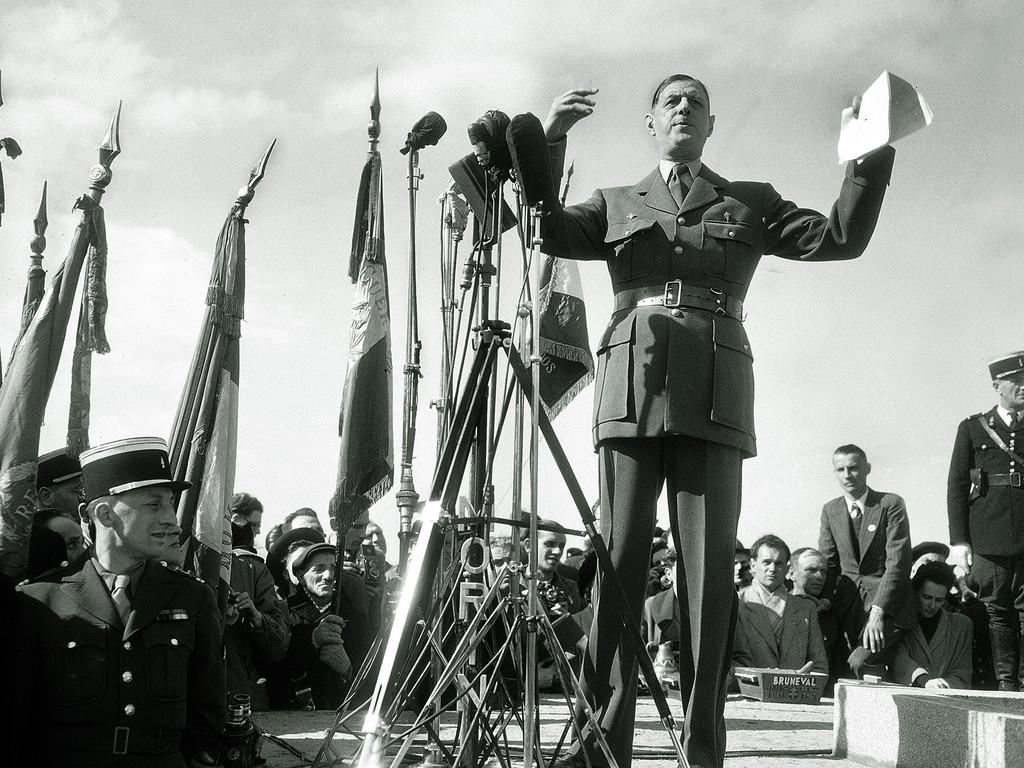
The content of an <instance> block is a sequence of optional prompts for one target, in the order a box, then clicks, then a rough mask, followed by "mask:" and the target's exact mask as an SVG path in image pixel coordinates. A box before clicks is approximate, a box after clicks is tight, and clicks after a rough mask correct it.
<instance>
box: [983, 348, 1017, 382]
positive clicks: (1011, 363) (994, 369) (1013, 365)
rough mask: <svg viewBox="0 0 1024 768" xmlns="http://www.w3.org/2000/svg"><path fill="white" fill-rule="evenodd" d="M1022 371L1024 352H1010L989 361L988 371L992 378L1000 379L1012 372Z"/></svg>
mask: <svg viewBox="0 0 1024 768" xmlns="http://www.w3.org/2000/svg"><path fill="white" fill-rule="evenodd" d="M1021 371H1024V352H1012V353H1010V354H1009V355H1003V356H1002V357H997V358H996V359H995V360H991V361H989V364H988V372H989V373H990V374H992V378H993V379H1001V378H1003V377H1004V376H1009V375H1010V374H1012V373H1019V372H1021Z"/></svg>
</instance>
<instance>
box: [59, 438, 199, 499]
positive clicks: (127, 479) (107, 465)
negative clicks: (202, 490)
mask: <svg viewBox="0 0 1024 768" xmlns="http://www.w3.org/2000/svg"><path fill="white" fill-rule="evenodd" d="M79 460H80V461H81V462H82V477H83V479H84V484H85V501H86V503H88V502H90V501H93V500H94V499H98V498H100V497H101V496H114V495H116V494H119V493H126V492H127V491H134V490H136V489H137V488H150V487H153V486H162V487H164V488H170V489H171V490H172V491H184V490H186V489H187V488H191V487H192V484H191V483H188V482H185V481H181V480H178V481H175V480H173V479H172V478H171V465H170V461H169V460H168V456H167V443H166V442H165V441H164V440H163V439H162V438H159V437H129V438H127V439H125V440H115V441H113V442H111V443H104V444H103V445H98V446H96V447H95V448H90V449H89V450H87V451H83V452H82V455H81V456H80V457H79Z"/></svg>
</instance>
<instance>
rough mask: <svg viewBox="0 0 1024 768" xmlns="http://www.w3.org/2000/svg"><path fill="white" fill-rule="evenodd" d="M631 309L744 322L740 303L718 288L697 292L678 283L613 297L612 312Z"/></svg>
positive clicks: (701, 289)
mask: <svg viewBox="0 0 1024 768" xmlns="http://www.w3.org/2000/svg"><path fill="white" fill-rule="evenodd" d="M633 307H668V308H670V309H677V308H680V307H685V308H687V309H704V310H707V311H708V312H714V313H715V314H716V315H723V316H725V317H731V318H732V319H734V320H740V321H742V320H743V302H742V301H740V300H739V299H736V298H733V297H732V296H730V295H729V294H727V293H726V292H725V291H723V290H721V289H719V288H698V287H697V286H695V285H686V284H684V283H683V282H682V281H681V280H671V281H669V282H667V283H665V284H664V285H661V286H646V287H644V288H629V289H627V290H624V291H619V292H618V293H616V294H615V311H616V312H618V311H619V310H622V309H632V308H633Z"/></svg>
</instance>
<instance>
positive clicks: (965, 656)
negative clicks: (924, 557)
mask: <svg viewBox="0 0 1024 768" xmlns="http://www.w3.org/2000/svg"><path fill="white" fill-rule="evenodd" d="M911 584H912V585H913V587H914V592H915V593H916V594H917V626H916V627H914V628H913V629H912V630H910V631H909V632H907V633H905V634H904V635H903V637H902V638H901V639H900V642H899V645H898V646H897V647H896V657H895V659H894V660H893V670H892V671H893V678H894V679H895V680H896V682H897V683H902V684H903V685H913V686H916V687H918V688H970V687H971V635H972V634H973V631H974V627H973V625H972V624H971V620H970V619H968V618H967V617H966V616H963V615H962V614H959V613H949V612H948V611H946V610H944V609H943V605H944V604H945V602H946V596H947V595H948V594H949V590H950V589H952V587H953V585H954V584H956V576H955V575H954V573H953V569H952V568H951V567H950V566H948V565H947V564H946V563H943V562H939V561H934V562H929V563H924V564H923V565H921V567H920V568H918V569H917V572H916V573H915V574H914V578H913V579H911Z"/></svg>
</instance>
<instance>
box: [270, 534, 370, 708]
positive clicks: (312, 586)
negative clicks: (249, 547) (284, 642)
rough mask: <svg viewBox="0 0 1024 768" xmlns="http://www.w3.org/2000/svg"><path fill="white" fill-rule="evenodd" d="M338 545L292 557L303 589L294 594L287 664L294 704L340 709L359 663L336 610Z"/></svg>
mask: <svg viewBox="0 0 1024 768" xmlns="http://www.w3.org/2000/svg"><path fill="white" fill-rule="evenodd" d="M336 567H337V550H336V549H335V548H334V547H333V546H331V545H330V544H312V545H310V546H308V547H306V548H305V549H304V550H303V551H302V552H301V553H300V554H299V555H298V556H297V557H296V558H295V560H294V561H293V562H292V573H293V574H294V575H295V578H296V581H297V582H298V591H297V592H296V593H295V594H294V595H292V596H291V597H290V598H289V599H288V605H289V609H290V613H291V624H292V627H291V629H292V637H291V642H290V643H289V645H288V654H287V656H286V663H285V665H284V666H285V668H286V670H287V672H288V674H289V676H290V678H291V680H290V682H291V685H290V689H291V691H290V693H291V701H290V702H289V703H290V704H291V706H293V707H296V708H316V709H334V708H336V707H337V706H338V705H340V704H341V702H342V700H343V698H344V696H345V693H346V691H347V690H348V684H349V680H350V679H351V677H352V672H353V666H352V661H351V660H350V659H349V655H348V652H347V651H346V649H345V639H344V635H345V624H346V621H345V619H343V618H341V617H340V616H336V615H335V614H333V613H331V601H332V599H333V598H334V590H335V587H336V575H335V572H334V571H335V568H336Z"/></svg>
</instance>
